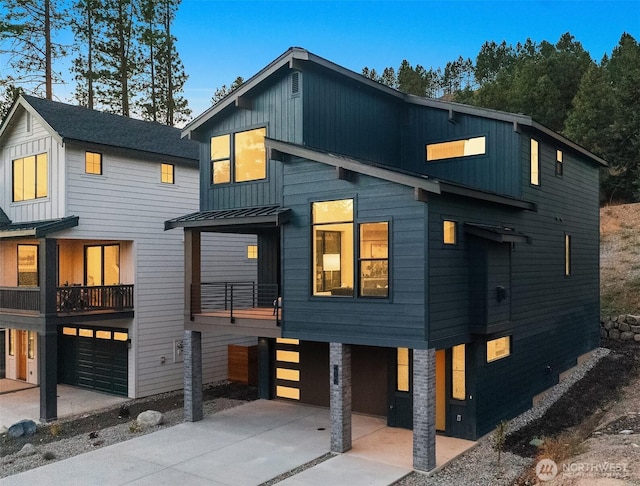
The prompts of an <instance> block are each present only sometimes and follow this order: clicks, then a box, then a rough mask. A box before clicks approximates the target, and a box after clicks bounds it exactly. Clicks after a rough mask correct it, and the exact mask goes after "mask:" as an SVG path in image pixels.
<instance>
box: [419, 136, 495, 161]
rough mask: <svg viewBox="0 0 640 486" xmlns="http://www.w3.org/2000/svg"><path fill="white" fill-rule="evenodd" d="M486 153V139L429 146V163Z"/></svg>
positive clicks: (479, 138) (471, 139)
mask: <svg viewBox="0 0 640 486" xmlns="http://www.w3.org/2000/svg"><path fill="white" fill-rule="evenodd" d="M485 153H486V137H475V138H467V139H464V140H453V141H451V142H440V143H430V144H427V162H432V161H434V160H444V159H454V158H457V157H471V156H473V155H484V154H485Z"/></svg>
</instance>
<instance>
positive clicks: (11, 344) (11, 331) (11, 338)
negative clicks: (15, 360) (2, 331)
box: [8, 329, 18, 356]
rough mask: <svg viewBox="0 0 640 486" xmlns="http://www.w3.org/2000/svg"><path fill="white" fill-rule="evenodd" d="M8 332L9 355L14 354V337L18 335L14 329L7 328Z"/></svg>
mask: <svg viewBox="0 0 640 486" xmlns="http://www.w3.org/2000/svg"><path fill="white" fill-rule="evenodd" d="M8 332H9V356H15V355H16V339H17V337H18V331H17V330H15V329H8Z"/></svg>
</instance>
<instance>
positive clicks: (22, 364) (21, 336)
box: [16, 331, 28, 381]
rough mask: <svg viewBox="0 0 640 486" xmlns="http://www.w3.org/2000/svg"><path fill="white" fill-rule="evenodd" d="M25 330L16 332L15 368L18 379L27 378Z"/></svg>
mask: <svg viewBox="0 0 640 486" xmlns="http://www.w3.org/2000/svg"><path fill="white" fill-rule="evenodd" d="M27 346H28V339H27V331H17V332H16V349H17V350H18V356H17V360H18V361H17V363H16V370H17V374H18V376H17V378H18V380H25V381H26V380H27Z"/></svg>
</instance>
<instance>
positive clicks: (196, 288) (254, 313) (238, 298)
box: [186, 282, 282, 337]
mask: <svg viewBox="0 0 640 486" xmlns="http://www.w3.org/2000/svg"><path fill="white" fill-rule="evenodd" d="M190 318H191V319H190V320H191V322H192V323H193V324H187V325H186V327H187V328H188V329H192V330H198V331H216V332H229V333H233V334H240V335H243V336H262V337H280V321H281V319H282V308H281V306H280V300H279V291H278V286H277V285H275V284H273V285H271V284H257V283H256V282H213V283H200V284H192V285H191V315H190Z"/></svg>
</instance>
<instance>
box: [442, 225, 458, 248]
mask: <svg viewBox="0 0 640 486" xmlns="http://www.w3.org/2000/svg"><path fill="white" fill-rule="evenodd" d="M457 228H458V225H457V223H456V222H455V221H447V220H445V221H443V222H442V242H443V243H444V244H445V245H455V244H457V243H458V238H457V234H456V232H457V231H456V230H457Z"/></svg>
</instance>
